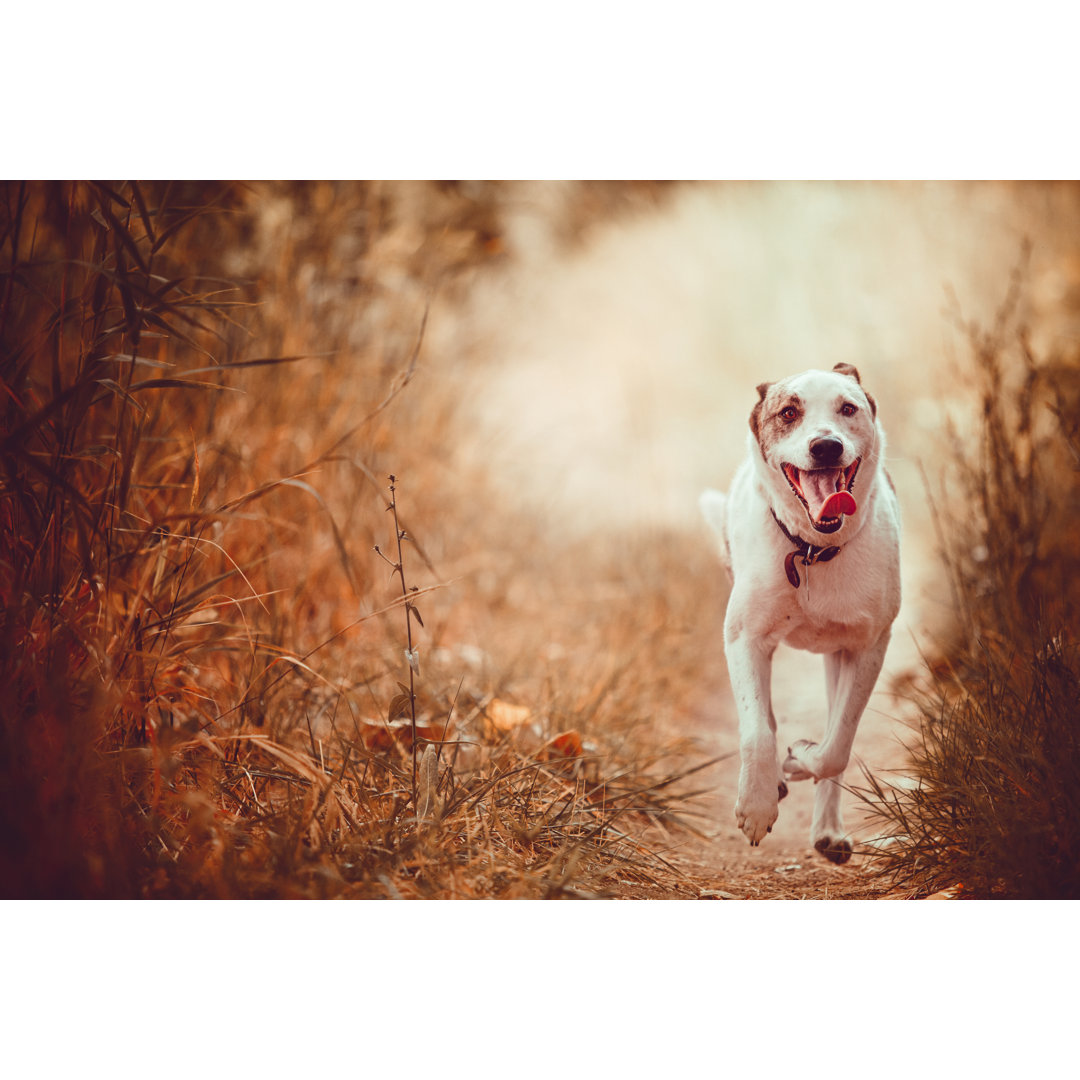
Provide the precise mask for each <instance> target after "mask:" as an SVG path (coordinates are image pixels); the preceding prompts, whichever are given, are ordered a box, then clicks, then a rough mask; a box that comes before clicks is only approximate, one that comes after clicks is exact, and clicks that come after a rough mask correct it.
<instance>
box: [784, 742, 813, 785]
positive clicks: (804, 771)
mask: <svg viewBox="0 0 1080 1080" xmlns="http://www.w3.org/2000/svg"><path fill="white" fill-rule="evenodd" d="M816 746H817V743H816V742H811V741H810V740H809V739H798V740H797V741H796V742H794V743H792V744H791V746H789V747H788V756H787V757H786V758H785V759H784V766H783V768H784V776H785V777H787V779H788V780H792V781H794V780H813V779H815V776H814V772H813V770H812V769H811V768H810V766H809V765H808V764H807V762H806V755H807V754H808V753H809V751H811V750H813V749H814V748H815V747H816Z"/></svg>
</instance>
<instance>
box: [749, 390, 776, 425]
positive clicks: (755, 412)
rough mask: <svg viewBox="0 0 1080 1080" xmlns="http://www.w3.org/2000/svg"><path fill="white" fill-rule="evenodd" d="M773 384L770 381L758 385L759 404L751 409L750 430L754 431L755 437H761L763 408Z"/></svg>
mask: <svg viewBox="0 0 1080 1080" xmlns="http://www.w3.org/2000/svg"><path fill="white" fill-rule="evenodd" d="M772 385H773V384H772V383H768V382H763V383H758V387H757V392H758V400H757V404H756V405H755V406H754V407H753V408H752V409H751V410H750V430H751V431H752V432H753V433H754V438H755V439H759V438H760V430H761V410H762V408H763V407H764V405H765V396H766V395H767V394H768V392H769V388H770V387H771V386H772Z"/></svg>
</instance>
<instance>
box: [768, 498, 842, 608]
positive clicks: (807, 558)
mask: <svg viewBox="0 0 1080 1080" xmlns="http://www.w3.org/2000/svg"><path fill="white" fill-rule="evenodd" d="M769 512H770V513H771V514H772V516H773V521H775V522H776V525H777V528H779V530H780V531H781V532H782V533H783V534H784V535H785V536H786V537H787V538H788V539H789V540H790V541H791V542H792V543H793V544H794V545H795V550H794V551H789V552H788V553H787V555H785V556H784V573H785V574H787V579H788V581H790V582H791V586H792V588H795V589H797V588H798V587H799V580H800V579H799V571H798V570H797V569H796V567H795V557H796V556H797V555H801V556H802V561H803V566H813V565H814V563H816V562H828V561H829V560H830V559H835V558H836V556H837V555H839V554H840V548H839V547H816V546H815V545H813V544H811V543H809V542H808V541H806V540H804V539H803V538H802V537H801V536H794V535H792V534H791V533H790V532H788V530H787V526H785V525H784V523H783V522H782V521H781V520H780V519H779V518H778V517H777V516H776V511H775V510H772V509H771V508H770V511H769Z"/></svg>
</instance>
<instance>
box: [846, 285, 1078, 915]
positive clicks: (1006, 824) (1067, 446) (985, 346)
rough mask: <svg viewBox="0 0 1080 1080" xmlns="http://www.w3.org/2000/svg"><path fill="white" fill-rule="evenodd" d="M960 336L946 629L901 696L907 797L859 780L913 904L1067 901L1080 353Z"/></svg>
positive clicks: (1071, 856) (1009, 309) (1011, 328)
mask: <svg viewBox="0 0 1080 1080" xmlns="http://www.w3.org/2000/svg"><path fill="white" fill-rule="evenodd" d="M1019 288H1020V284H1019V280H1018V281H1017V282H1016V283H1014V289H1013V292H1012V294H1011V295H1010V298H1009V300H1008V301H1007V302H1006V304H1005V305H1004V307H1003V309H1002V311H1001V314H1000V316H999V319H998V321H997V324H996V325H995V326H994V327H993V328H991V330H989V331H982V330H980V329H978V328H977V327H971V328H970V331H969V339H970V344H971V353H972V359H973V363H972V369H973V370H972V375H973V379H974V382H975V386H976V388H977V389H976V394H977V401H978V415H977V417H976V418H975V420H974V422H973V425H972V426H973V428H974V432H975V434H974V435H967V434H965V435H964V436H963V437H961V436H960V435H959V434H957V432H956V431H955V430H953V431H952V432H951V438H950V441H949V446H948V450H947V453H948V455H949V460H950V461H951V463H952V471H951V475H950V476H949V478H948V487H947V488H946V489H945V490H944V491H943V492H942V493H941V494H939V495H938V496H937V497H936V499H935V503H936V506H935V510H936V513H937V516H938V521H939V524H940V540H941V546H942V554H943V557H944V560H945V563H946V566H947V569H948V572H949V577H950V582H951V586H952V590H953V603H954V606H955V610H956V612H957V616H958V618H957V623H956V626H955V631H954V636H953V639H952V640H951V641H949V642H947V643H945V645H944V647H943V649H942V654H941V656H940V657H939V658H936V659H934V660H933V661H932V662H930V663H929V664H928V669H927V672H926V676H925V678H922V679H920V680H918V682H917V684H916V685H915V686H914V687H913V690H914V693H915V695H916V698H917V701H918V704H919V708H920V713H921V724H920V727H919V730H918V733H917V739H916V742H915V746H914V751H913V755H914V768H915V772H916V775H917V777H918V786H916V787H915V788H914V789H911V788H907V787H898V786H895V785H891V784H889V783H887V782H885V781H882V780H878V779H875V778H873V777H868V781H869V788H868V789H867V790H865V791H864V792H863V795H864V796H865V797H866V798H867V799H868V800H869V801H870V802H871V805H872V806H874V808H875V813H876V816H877V818H878V822H879V824H880V826H881V830H882V838H883V846H880V847H878V848H877V849H876V851H874V852H872V854H873V855H874V856H875V858H876V860H877V862H878V865H879V866H880V868H881V870H882V871H883V872H884V873H886V874H888V875H890V876H891V877H892V878H893V879H895V880H896V881H897V882H898V883H899V884H900V885H902V886H903V887H905V888H907V889H910V890H912V891H913V892H914V893H915V894H916V895H925V894H927V893H933V892H937V891H939V890H942V889H947V888H953V887H955V888H956V890H957V892H958V893H959V895H963V896H969V897H977V898H985V897H1001V898H1013V899H1018V898H1020V899H1045V898H1059V899H1060V898H1076V897H1078V896H1080V729H1078V727H1077V723H1076V720H1077V693H1078V690H1080V653H1078V647H1080V643H1078V642H1077V639H1076V627H1077V625H1078V621H1077V620H1078V616H1080V584H1078V583H1080V548H1078V547H1077V543H1076V523H1077V520H1078V515H1080V356H1077V355H1075V354H1073V355H1059V356H1052V357H1048V358H1044V359H1041V360H1040V359H1038V358H1036V357H1035V356H1034V355H1033V354H1032V351H1031V349H1030V347H1029V345H1028V341H1027V334H1026V332H1025V330H1024V328H1023V327H1022V326H1017V325H1016V320H1015V318H1014V308H1015V301H1016V297H1017V295H1018V290H1019Z"/></svg>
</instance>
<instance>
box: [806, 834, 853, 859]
mask: <svg viewBox="0 0 1080 1080" xmlns="http://www.w3.org/2000/svg"><path fill="white" fill-rule="evenodd" d="M814 847H815V848H816V849H817V850H818V851H820V852H821V854H822V855H824V856H825V858H826V859H828V860H829V862H834V863H836V864H837V865H838V866H841V865H843V864H844V863H846V862H847V861H848V859H850V858H851V841H850V840H849V839H848V838H847V837H846V836H840V837H833V836H821V837H818V839H817V840H815V841H814Z"/></svg>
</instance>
